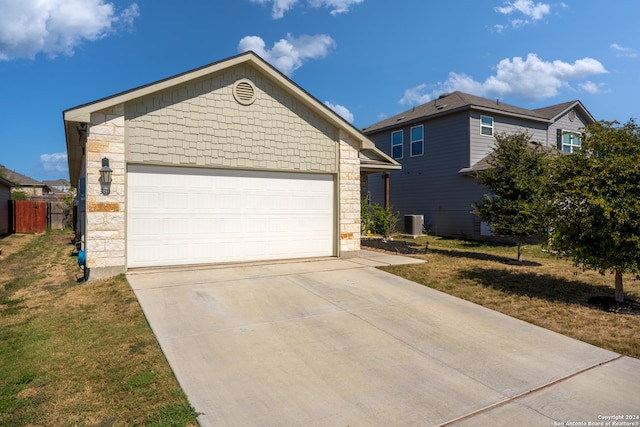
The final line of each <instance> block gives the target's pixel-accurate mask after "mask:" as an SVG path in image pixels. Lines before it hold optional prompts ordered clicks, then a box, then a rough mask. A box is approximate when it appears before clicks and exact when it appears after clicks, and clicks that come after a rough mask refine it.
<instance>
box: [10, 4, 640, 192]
mask: <svg viewBox="0 0 640 427" xmlns="http://www.w3.org/2000/svg"><path fill="white" fill-rule="evenodd" d="M638 16H640V2H639V1H637V0H580V1H578V0H566V1H564V2H559V3H555V2H545V1H536V0H513V1H503V0H495V1H494V0H482V1H470V0H447V1H433V0H397V1H394V2H391V1H381V0H218V1H215V0H201V1H199V0H183V1H181V2H175V1H168V0H135V1H131V0H0V97H1V99H2V102H0V124H1V125H0V147H1V148H2V149H1V151H0V164H3V165H4V166H6V167H8V168H9V169H12V170H15V171H17V172H19V173H22V174H24V175H28V176H30V177H32V178H34V179H37V180H47V179H56V178H67V179H68V172H67V166H66V146H65V140H64V129H63V123H62V111H63V110H65V109H68V108H72V107H75V106H78V105H81V104H84V103H87V102H91V101H94V100H97V99H99V98H102V97H105V96H109V95H113V94H115V93H119V92H122V91H125V90H128V89H132V88H135V87H138V86H141V85H144V84H147V83H151V82H154V81H156V80H159V79H163V78H166V77H170V76H173V75H176V74H179V73H182V72H184V71H188V70H191V69H193V68H197V67H200V66H203V65H206V64H209V63H212V62H217V61H220V60H223V59H225V58H228V57H230V56H233V55H236V54H238V53H240V52H243V51H246V50H253V51H255V52H256V53H258V54H259V55H261V56H262V57H263V58H265V59H266V60H267V61H268V62H270V63H271V64H273V65H274V66H276V67H277V68H279V69H280V70H281V71H282V72H283V73H285V74H286V75H288V76H289V77H290V78H291V79H292V80H293V81H295V82H296V83H297V84H298V85H300V86H302V87H303V88H304V89H305V90H306V91H307V92H309V93H310V94H311V95H313V96H315V97H316V98H317V99H318V100H320V101H321V102H324V103H326V104H327V105H329V106H330V107H331V108H333V109H334V110H336V112H338V113H339V114H341V115H342V116H343V117H345V118H346V119H347V120H349V121H350V122H351V123H353V124H354V125H355V126H356V127H358V128H364V127H366V126H368V125H370V124H373V123H375V122H377V121H379V120H382V119H383V118H386V117H389V116H392V115H394V114H397V113H399V112H401V111H404V110H408V109H410V108H411V107H412V106H414V105H419V104H421V103H424V102H428V101H429V100H432V99H434V98H435V97H437V96H438V95H440V94H442V93H444V92H451V91H454V90H461V91H463V92H467V93H472V94H475V95H479V96H484V97H487V98H490V99H494V98H499V99H500V100H501V101H502V102H505V103H509V104H514V105H517V106H521V107H525V108H539V107H544V106H548V105H553V104H556V103H560V102H565V101H570V100H574V99H579V100H581V101H582V102H583V104H584V105H585V106H586V108H587V109H588V110H589V111H590V112H591V114H592V115H593V116H594V117H595V118H596V119H597V120H618V121H620V122H626V121H628V120H629V119H630V118H634V119H639V118H640V100H639V98H640V31H638V29H637V25H638V24H637V19H638Z"/></svg>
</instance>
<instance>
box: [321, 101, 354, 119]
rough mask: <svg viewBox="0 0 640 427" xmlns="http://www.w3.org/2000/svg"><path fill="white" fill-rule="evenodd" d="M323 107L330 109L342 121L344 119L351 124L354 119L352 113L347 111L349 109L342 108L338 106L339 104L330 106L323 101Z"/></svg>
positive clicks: (327, 102) (330, 104) (329, 103)
mask: <svg viewBox="0 0 640 427" xmlns="http://www.w3.org/2000/svg"><path fill="white" fill-rule="evenodd" d="M324 105H326V106H327V107H329V108H331V109H332V110H333V111H335V112H336V113H337V114H338V115H339V116H340V117H342V118H343V119H345V120H346V121H348V122H349V123H353V119H354V117H353V113H352V112H351V111H349V109H348V108H347V107H344V106H342V105H339V104H332V103H331V102H329V101H325V103H324Z"/></svg>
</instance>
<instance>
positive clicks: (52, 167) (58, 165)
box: [40, 153, 67, 172]
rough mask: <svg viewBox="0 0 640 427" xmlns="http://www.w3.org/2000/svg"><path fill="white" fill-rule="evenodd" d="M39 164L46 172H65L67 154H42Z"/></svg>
mask: <svg viewBox="0 0 640 427" xmlns="http://www.w3.org/2000/svg"><path fill="white" fill-rule="evenodd" d="M40 163H42V167H43V168H44V170H45V171H47V172H67V153H53V154H42V155H40Z"/></svg>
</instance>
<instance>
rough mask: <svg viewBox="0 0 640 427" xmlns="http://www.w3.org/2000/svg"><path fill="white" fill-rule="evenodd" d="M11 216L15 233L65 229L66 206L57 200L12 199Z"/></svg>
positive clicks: (66, 219)
mask: <svg viewBox="0 0 640 427" xmlns="http://www.w3.org/2000/svg"><path fill="white" fill-rule="evenodd" d="M10 203H11V209H10V212H11V218H12V225H13V232H14V233H44V232H45V231H46V230H47V228H55V229H63V228H64V227H65V225H66V221H69V218H66V216H65V214H64V207H63V206H62V204H61V203H59V202H57V201H46V202H44V201H33V200H12V201H11V202H10Z"/></svg>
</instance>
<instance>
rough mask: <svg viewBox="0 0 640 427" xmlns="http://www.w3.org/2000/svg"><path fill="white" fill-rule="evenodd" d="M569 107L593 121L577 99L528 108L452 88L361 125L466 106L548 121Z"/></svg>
mask: <svg viewBox="0 0 640 427" xmlns="http://www.w3.org/2000/svg"><path fill="white" fill-rule="evenodd" d="M572 108H577V109H578V110H579V111H580V113H582V114H583V115H584V116H586V117H587V118H588V120H591V121H593V122H595V119H594V118H593V116H592V115H591V114H590V113H589V112H588V111H587V109H586V108H584V106H583V105H582V103H581V102H580V101H577V100H576V101H569V102H564V103H562V104H557V105H552V106H550V107H545V108H539V109H537V110H528V109H526V108H521V107H516V106H514V105H510V104H505V103H503V102H500V101H499V100H490V99H486V98H482V97H479V96H475V95H470V94H468V93H464V92H453V93H450V94H444V95H441V96H440V97H439V98H438V99H435V100H433V101H429V102H427V103H425V104H422V105H419V106H417V107H414V108H412V109H411V110H407V111H405V112H403V113H400V114H397V115H395V116H393V117H390V118H388V119H385V120H382V121H380V122H378V123H375V124H373V125H371V126H369V127H367V128H364V129H363V130H362V131H363V132H364V133H365V134H370V133H372V132H376V131H381V130H383V129H387V128H394V127H398V126H405V125H407V124H410V123H412V122H417V121H420V120H424V119H426V118H435V117H439V116H444V115H447V114H452V113H456V112H459V111H463V110H469V109H474V110H479V111H484V112H486V113H490V114H504V115H508V116H512V117H519V118H523V119H527V120H533V121H538V122H546V123H551V122H553V121H554V120H555V119H556V118H557V117H558V116H560V115H561V114H563V113H564V112H566V111H568V110H570V109H572Z"/></svg>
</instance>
